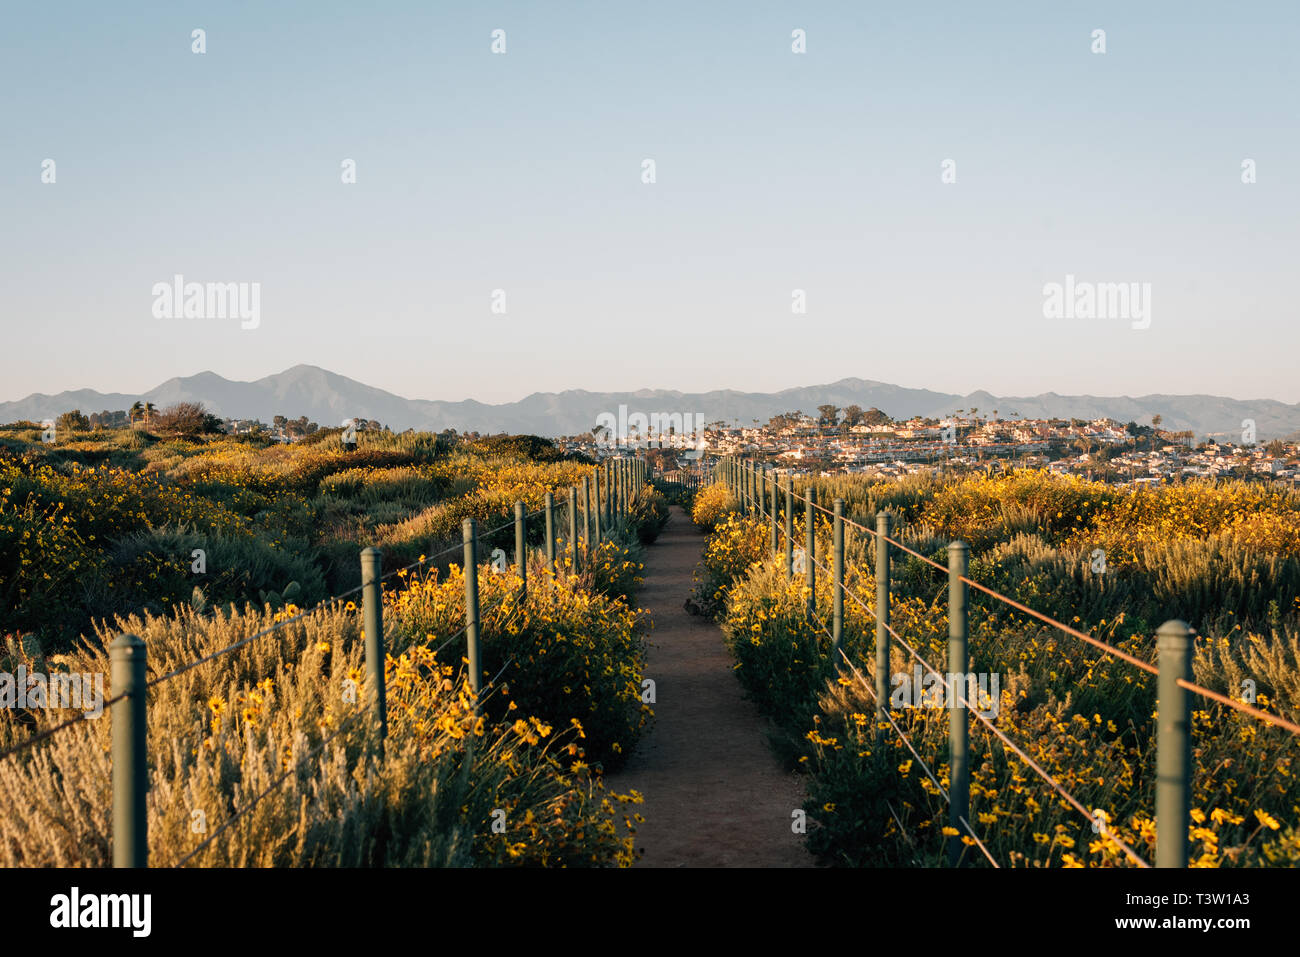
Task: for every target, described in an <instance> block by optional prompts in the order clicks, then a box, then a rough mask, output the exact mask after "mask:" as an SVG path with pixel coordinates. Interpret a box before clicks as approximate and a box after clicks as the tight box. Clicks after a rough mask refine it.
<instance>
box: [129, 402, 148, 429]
mask: <svg viewBox="0 0 1300 957" xmlns="http://www.w3.org/2000/svg"><path fill="white" fill-rule="evenodd" d="M143 412H144V403H143V402H135V403H134V404H132V406H131V409H130V411H129V412H128V413H127V416H128V419H129V421H130V424H131V427H132V428H134V427H135V419H136V416H138V415H141V414H142V413H143Z"/></svg>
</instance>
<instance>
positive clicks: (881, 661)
mask: <svg viewBox="0 0 1300 957" xmlns="http://www.w3.org/2000/svg"><path fill="white" fill-rule="evenodd" d="M716 477H717V478H718V479H719V480H720V481H722V482H723V483H724V484H725V485H726V486H727V488H728V490H729V491H730V492H731V494H732V495H733V497H735V499H736V500H737V503H738V504H739V507H740V510H741V512H742V513H743V514H745V515H757V516H758V517H759V520H760V521H761V520H762V518H763V517H764V516H766V518H767V519H769V520H770V523H771V549H772V554H773V556H774V557H778V558H779V557H780V548H779V545H778V519H777V511H778V501H779V498H780V497H782V496H779V495H778V488H779V483H778V479H777V476H776V474H775V472H774V470H772V469H771V468H769V467H768V466H767V465H765V464H762V463H757V462H754V461H752V460H741V459H738V458H736V457H734V456H727V457H725V458H723V459H721V460H720V461H719V463H718V466H717V471H716ZM784 479H785V481H784V496H783V497H784V499H785V507H784V509H783V510H782V514H783V516H784V526H785V574H786V578H787V579H791V578H793V577H794V571H795V562H794V477H793V475H791V474H790V473H789V472H786V474H785V476H784ZM804 497H805V499H806V502H805V509H804V523H805V542H804V555H805V558H804V563H803V564H804V576H805V582H806V584H807V586H808V616H809V618H810V619H812V618H814V617H815V615H816V604H815V595H816V588H817V565H816V563H815V562H814V559H815V558H816V557H817V556H816V552H815V549H816V536H815V534H814V530H815V527H816V522H815V513H816V504H815V503H816V501H817V489H816V488H815V487H814V486H813V485H812V483H811V482H810V483H809V484H808V487H807V490H806V492H805V493H804ZM832 515H833V518H832V531H831V541H832V546H831V547H832V550H833V557H832V563H831V573H832V575H833V576H834V592H833V599H832V628H831V637H832V648H831V654H832V656H833V660H834V661H835V662H836V664H837V665H838V664H839V663H840V661H841V657H840V649H841V647H842V644H843V630H844V500H843V499H836V500H835V501H834V503H833V508H832ZM876 532H877V536H876V575H875V577H876V606H875V610H876V615H875V619H876V681H875V686H876V739H877V740H880V738H881V735H882V734H883V728H884V727H887V726H888V717H887V716H888V713H889V699H890V692H891V689H890V676H889V667H890V666H889V648H890V644H889V605H890V577H889V576H890V558H891V553H890V545H889V542H888V541H887V540H886V538H887V536H888V535H889V533H890V516H889V514H888V513H887V512H879V513H877V515H876ZM823 561H824V556H823ZM969 562H970V550H969V548H968V547H967V546H966V544H965V543H964V542H961V541H952V542H949V543H948V675H947V676H945V677H946V678H947V680H948V681H952V680H953V679H952V678H951V677H950V676H952V675H963V676H964V675H968V674H969V669H970V654H969V649H968V647H967V622H968V608H967V585H966V582H965V581H963V579H965V578H967V577H968V576H967V569H968V567H969ZM1156 651H1157V665H1158V668H1159V674H1158V676H1157V679H1156V696H1157V700H1158V709H1157V716H1156V859H1155V865H1156V867H1186V866H1187V862H1188V850H1189V839H1188V828H1189V826H1190V822H1191V791H1192V784H1191V768H1192V755H1191V696H1190V693H1189V692H1188V691H1187V689H1186V688H1184V687H1182V686H1181V685H1179V684H1178V682H1179V681H1180V680H1181V681H1186V682H1189V683H1190V682H1191V680H1192V631H1191V628H1190V627H1189V626H1188V624H1187V622H1185V621H1181V620H1177V619H1174V620H1170V621H1166V622H1165V623H1164V624H1163V625H1161V626H1160V628H1159V629H1158V630H1157V632H1156ZM974 684H975V682H973V681H968V683H967V691H966V697H967V698H968V699H969V698H970V697H971V696H972V695H974V694H975V693H976V692H975V691H974V689H973V688H972V686H973V685H974ZM955 698H956V695H950V696H949V700H950V701H953V702H954V703H953V704H952V705H950V710H951V714H950V720H949V732H948V753H949V781H950V784H949V788H948V797H949V826H951V827H952V828H955V829H956V830H957V831H958V833H959V834H961V833H964V832H966V831H967V830H968V828H967V827H966V826H965V824H964V823H963V821H969V820H970V750H969V736H970V728H969V724H968V717H967V714H966V709H965V708H964V707H962V706H960V705H957V704H956V703H955ZM1161 821H1173V822H1175V823H1174V825H1173V826H1166V827H1161V826H1160V822H1161ZM1098 825H1099V826H1100V827H1102V828H1104V826H1105V825H1104V822H1101V821H1099V822H1098ZM1102 833H1104V831H1103V832H1102ZM962 849H963V845H962V844H961V841H960V837H957V838H949V839H948V841H947V853H948V863H949V865H950V866H957V864H958V863H959V861H960V859H961V857H962V853H963V850H962Z"/></svg>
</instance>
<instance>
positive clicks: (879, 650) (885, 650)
mask: <svg viewBox="0 0 1300 957" xmlns="http://www.w3.org/2000/svg"><path fill="white" fill-rule="evenodd" d="M888 536H889V513H888V512H879V513H878V514H877V515H876V740H877V741H879V740H881V737H882V735H883V734H884V729H882V728H881V727H880V726H881V724H884V723H887V722H888V715H889V685H890V681H889V542H888V541H887V538H888Z"/></svg>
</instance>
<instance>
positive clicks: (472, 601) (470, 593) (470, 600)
mask: <svg viewBox="0 0 1300 957" xmlns="http://www.w3.org/2000/svg"><path fill="white" fill-rule="evenodd" d="M548 494H549V493H548ZM461 534H462V536H463V538H464V541H465V644H466V646H467V648H466V650H467V654H466V657H467V658H468V659H469V689H470V690H471V691H472V692H474V711H475V713H476V714H477V713H478V704H479V702H478V698H479V692H480V691H481V690H482V686H483V674H482V671H481V670H480V665H479V650H478V612H479V608H478V524H477V523H476V522H475V521H474V519H472V518H467V519H465V521H464V523H463V524H462V525H461Z"/></svg>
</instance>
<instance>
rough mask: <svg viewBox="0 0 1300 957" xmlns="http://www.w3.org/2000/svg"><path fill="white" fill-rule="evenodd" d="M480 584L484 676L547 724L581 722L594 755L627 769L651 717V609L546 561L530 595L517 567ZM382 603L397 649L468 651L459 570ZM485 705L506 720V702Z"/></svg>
mask: <svg viewBox="0 0 1300 957" xmlns="http://www.w3.org/2000/svg"><path fill="white" fill-rule="evenodd" d="M478 581H479V605H480V609H481V615H482V622H483V624H482V629H483V633H484V637H483V639H482V640H481V642H480V647H479V655H480V660H481V667H482V674H483V680H484V681H487V680H488V679H489V678H492V677H493V676H496V675H497V674H498V673H499V674H500V675H501V678H500V681H501V682H502V683H503V684H504V685H505V686H506V687H508V688H509V689H510V698H511V701H512V702H513V703H514V704H515V705H517V706H518V707H519V708H520V709H522V710H523V711H524V713H526V714H530V715H534V716H536V717H538V718H540V719H542V720H543V721H545V722H547V723H548V724H549V725H552V726H555V727H566V726H568V725H569V724H570V722H571V721H573V720H577V721H579V722H581V724H582V727H583V729H584V732H585V744H584V748H585V751H586V754H587V760H589V761H592V762H597V763H599V764H600V765H602V766H603V767H604V768H606V769H612V768H616V767H618V766H619V765H621V764H622V763H623V762H624V761H625V760H626V758H627V756H628V755H629V754H630V753H631V751H632V748H633V747H634V746H635V744H636V742H637V740H638V739H639V738H640V736H641V734H642V733H643V732H644V731H645V729H646V727H647V726H648V724H649V722H650V719H651V717H652V709H651V708H650V705H649V704H647V703H645V702H643V701H642V692H643V689H642V687H641V682H642V680H643V677H644V675H643V670H644V665H645V641H644V631H645V629H646V627H647V626H648V619H647V617H646V616H645V614H644V613H643V612H639V611H637V610H636V609H633V608H630V607H629V606H628V605H627V604H625V603H624V602H623V601H622V600H620V599H617V598H610V597H607V596H605V595H601V594H599V593H597V592H594V591H592V590H591V589H589V588H585V587H583V581H582V579H581V578H580V577H577V576H569V577H566V576H565V575H564V574H563V573H562V572H561V573H560V574H558V575H555V576H552V575H550V574H549V573H548V572H546V570H545V567H544V566H543V565H542V564H541V563H534V564H533V565H532V566H531V567H530V568H529V574H528V585H527V595H526V597H523V598H521V597H520V590H521V589H520V579H519V578H518V576H517V575H516V574H515V573H514V570H513V569H509V570H508V571H507V572H505V573H502V574H492V573H491V571H490V566H483V568H482V569H480V574H479V577H478ZM385 600H386V604H387V605H388V607H389V608H391V614H390V615H389V617H390V618H391V625H390V626H388V627H390V628H391V633H392V635H393V641H394V647H395V648H406V647H411V646H414V645H415V644H417V643H418V644H423V645H426V646H429V647H437V646H438V645H440V644H443V643H444V642H445V641H447V640H448V639H449V638H450V639H451V644H450V645H449V646H448V649H447V650H446V651H444V652H443V655H442V656H443V658H444V660H445V659H447V657H448V655H451V654H452V653H453V652H454V654H455V655H456V656H460V655H463V654H464V653H465V650H466V645H465V639H464V638H463V637H460V636H458V632H460V631H461V630H462V629H463V627H464V624H465V583H464V577H463V575H462V574H461V571H460V569H459V568H455V567H453V568H452V570H451V572H450V573H448V574H447V575H446V576H439V575H436V574H435V575H428V576H425V577H421V578H418V579H411V580H409V581H408V584H407V586H406V587H405V588H401V589H398V590H395V591H393V592H391V593H387V594H386V599H385ZM488 707H489V712H490V713H492V714H494V715H495V716H496V717H497V718H502V719H503V718H504V717H505V714H504V713H503V712H500V708H501V705H500V704H499V703H496V702H495V701H492V702H489V705H488Z"/></svg>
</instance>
